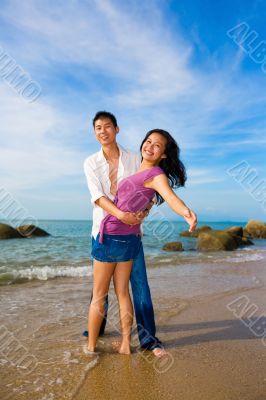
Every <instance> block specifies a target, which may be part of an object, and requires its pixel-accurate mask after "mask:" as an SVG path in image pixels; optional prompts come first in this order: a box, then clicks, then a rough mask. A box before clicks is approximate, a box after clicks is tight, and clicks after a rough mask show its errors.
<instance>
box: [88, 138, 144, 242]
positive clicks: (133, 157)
mask: <svg viewBox="0 0 266 400" xmlns="http://www.w3.org/2000/svg"><path fill="white" fill-rule="evenodd" d="M118 148H119V163H118V171H117V185H118V184H119V182H120V181H121V180H122V179H124V178H127V177H128V176H130V175H133V174H135V172H137V170H138V169H139V166H140V163H141V157H140V155H138V154H135V153H132V152H130V151H127V150H125V149H124V148H123V147H122V146H120V145H118ZM84 172H85V175H86V178H87V183H88V187H89V191H90V194H91V202H92V207H93V210H92V236H93V237H94V238H96V236H97V234H98V233H99V231H100V224H101V221H102V219H103V218H104V217H105V216H106V214H107V213H106V212H105V211H104V210H103V209H102V208H101V207H99V206H97V204H95V201H96V200H98V199H99V198H100V197H102V196H105V197H108V198H109V199H110V200H112V201H113V200H114V196H113V195H112V193H111V192H110V188H111V182H110V178H109V164H108V163H107V160H106V158H105V157H104V154H103V150H102V148H101V150H100V151H98V152H97V153H94V154H92V155H91V156H89V157H87V158H86V160H85V161H84Z"/></svg>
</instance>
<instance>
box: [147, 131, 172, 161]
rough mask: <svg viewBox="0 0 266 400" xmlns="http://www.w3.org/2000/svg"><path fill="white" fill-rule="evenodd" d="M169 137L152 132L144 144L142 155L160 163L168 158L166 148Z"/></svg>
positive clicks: (148, 159)
mask: <svg viewBox="0 0 266 400" xmlns="http://www.w3.org/2000/svg"><path fill="white" fill-rule="evenodd" d="M166 144H167V139H166V138H165V137H164V136H163V135H161V134H160V133H157V132H154V133H151V134H150V135H149V136H148V138H147V139H146V140H145V142H144V143H143V145H142V149H141V155H142V157H143V159H144V160H146V161H150V162H154V163H155V164H159V162H160V161H161V159H162V158H166V154H165V148H166Z"/></svg>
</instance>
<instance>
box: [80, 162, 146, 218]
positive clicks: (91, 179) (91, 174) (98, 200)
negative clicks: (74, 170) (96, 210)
mask: <svg viewBox="0 0 266 400" xmlns="http://www.w3.org/2000/svg"><path fill="white" fill-rule="evenodd" d="M84 172H85V175H86V178H87V184H88V188H89V191H90V194H91V202H92V203H95V204H97V205H98V206H99V207H101V208H102V209H103V210H104V211H106V212H107V213H108V214H111V215H113V216H115V217H116V218H118V219H119V220H120V221H122V222H124V223H125V224H127V225H136V224H139V223H140V221H139V219H138V218H137V217H136V216H135V213H129V212H124V211H122V210H120V209H119V208H118V207H116V205H115V204H114V203H113V202H112V201H111V200H110V199H109V198H108V197H107V196H106V194H105V193H104V190H103V186H102V183H101V182H100V179H99V178H98V176H97V174H96V173H95V169H94V168H93V165H92V164H91V162H90V161H89V160H88V159H87V160H86V161H85V163H84Z"/></svg>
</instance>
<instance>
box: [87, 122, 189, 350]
mask: <svg viewBox="0 0 266 400" xmlns="http://www.w3.org/2000/svg"><path fill="white" fill-rule="evenodd" d="M140 150H141V155H142V162H141V165H140V168H139V171H138V172H137V173H136V174H134V175H132V176H129V177H127V178H125V179H123V180H122V181H121V182H120V183H119V185H118V190H117V194H116V197H115V199H114V203H115V204H116V206H117V207H118V209H120V211H121V219H122V216H123V215H124V213H125V212H129V211H130V212H137V211H139V210H144V209H145V208H146V207H147V205H148V204H149V203H150V201H151V199H152V198H153V197H154V195H156V199H157V204H158V205H160V204H162V203H163V202H164V201H166V202H167V203H168V205H169V206H170V207H171V208H172V210H173V211H174V212H176V213H177V214H179V215H181V216H183V217H184V218H185V220H186V221H187V223H188V224H189V225H190V229H189V230H190V232H192V231H193V230H194V229H195V227H196V224H197V218H196V215H195V214H194V213H193V211H191V210H189V208H188V207H187V206H186V205H185V203H184V202H183V201H182V200H181V199H180V198H179V197H178V196H177V195H176V194H175V192H174V191H173V188H176V187H180V186H184V184H185V181H186V172H185V167H184V165H183V163H182V162H181V161H180V159H179V152H180V151H179V147H178V145H177V143H176V141H175V140H174V139H173V137H172V136H171V135H170V134H169V133H168V132H166V131H164V130H162V129H153V130H151V131H149V132H148V133H147V134H146V137H145V138H144V140H143V142H142V144H141V147H140ZM140 241H141V237H140V225H133V226H129V225H126V224H124V223H123V222H122V221H120V220H119V219H118V218H116V217H114V216H113V215H110V214H108V215H107V216H106V217H105V218H104V219H103V221H102V223H101V227H100V232H99V234H98V236H97V238H96V240H95V242H94V244H93V248H92V257H93V258H94V263H93V279H94V280H93V299H92V302H91V306H90V310H89V323H88V325H89V326H88V328H89V332H90V335H89V339H88V351H89V353H91V354H94V352H95V347H96V342H97V338H98V335H99V329H100V325H101V322H102V319H103V315H104V299H105V296H106V295H107V293H108V290H109V285H110V281H111V278H112V276H113V281H114V288H115V292H116V296H117V299H118V302H119V309H120V320H121V331H122V342H121V346H120V348H119V353H121V354H130V335H131V329H132V321H133V307H132V302H131V298H130V294H129V278H130V273H131V269H132V264H133V259H134V258H135V257H136V255H137V254H138V251H139V246H140V243H141V242H140Z"/></svg>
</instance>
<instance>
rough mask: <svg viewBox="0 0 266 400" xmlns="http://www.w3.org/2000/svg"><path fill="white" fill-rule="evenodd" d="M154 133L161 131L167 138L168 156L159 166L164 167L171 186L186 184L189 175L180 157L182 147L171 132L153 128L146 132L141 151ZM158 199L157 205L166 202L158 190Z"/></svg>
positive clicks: (166, 151)
mask: <svg viewBox="0 0 266 400" xmlns="http://www.w3.org/2000/svg"><path fill="white" fill-rule="evenodd" d="M152 133H159V134H160V135H162V136H163V137H165V139H166V140H167V143H166V147H165V151H164V153H165V155H166V158H162V159H161V161H160V163H159V167H161V168H162V170H163V171H164V173H165V175H166V176H167V178H168V180H169V184H170V186H171V188H173V189H176V188H178V187H181V186H185V182H186V180H187V175H186V169H185V166H184V164H183V163H182V161H181V160H180V159H179V156H180V148H179V146H178V144H177V143H176V141H175V139H174V138H173V137H172V136H171V135H170V133H169V132H167V131H165V130H163V129H152V130H151V131H149V132H148V133H147V134H146V136H145V138H144V139H143V141H142V143H141V145H140V151H142V146H143V144H144V142H146V140H147V139H148V137H149V136H150V135H151V134H152ZM156 200H157V205H160V204H162V203H163V202H164V199H163V198H162V196H160V195H159V193H157V192H156Z"/></svg>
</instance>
